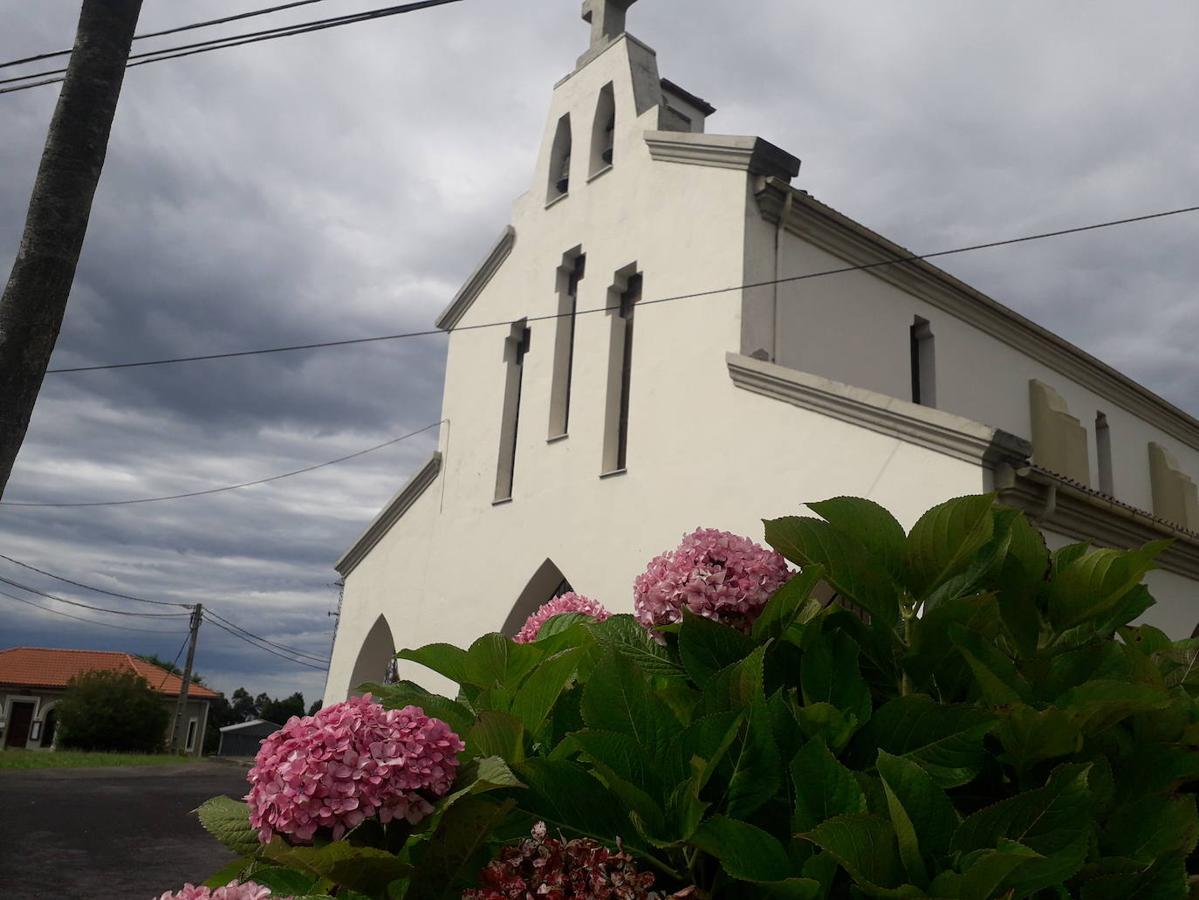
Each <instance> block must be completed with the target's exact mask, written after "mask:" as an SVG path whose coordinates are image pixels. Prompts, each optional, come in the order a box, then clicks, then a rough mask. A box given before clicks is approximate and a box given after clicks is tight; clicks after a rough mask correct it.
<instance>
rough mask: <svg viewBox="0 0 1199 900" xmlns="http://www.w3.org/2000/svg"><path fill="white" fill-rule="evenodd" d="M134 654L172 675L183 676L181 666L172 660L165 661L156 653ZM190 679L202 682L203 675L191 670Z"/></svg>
mask: <svg viewBox="0 0 1199 900" xmlns="http://www.w3.org/2000/svg"><path fill="white" fill-rule="evenodd" d="M136 655H137V658H138V659H144V660H145V661H146V662H148V663H149V664H150V665H152V666H158V668H160V669H165V670H166V671H168V672H170V673H171V674H172V675H178V676H179V677H180V678H182V677H183V670H182V669H181V668H179V667H178V666H177V665H175V664H174V663H173V662H167V661H166V660H165V659H161V658H160V657H159V656H158V654H157V653H138V654H136ZM192 681H194V682H195V683H196V684H203V683H204V676H203V675H201V674H199V673H198V672H192Z"/></svg>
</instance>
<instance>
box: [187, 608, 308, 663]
mask: <svg viewBox="0 0 1199 900" xmlns="http://www.w3.org/2000/svg"><path fill="white" fill-rule="evenodd" d="M205 612H206V613H207V614H208V616H209V617H211V618H213V619H217V620H218V621H220V622H223V623H224V624H226V625H228V626H229V627H230V628H233V629H235V630H237V631H240V632H241V633H242V634H244V635H246V636H247V637H251V638H254V640H256V641H261V642H262V643H264V644H269V645H270V646H272V647H274V648H275V649H277V650H281V651H283V652H284V653H291V654H294V655H295V656H303V657H305V658H307V659H310V660H312V661H313V662H319V663H327V662H329V660H328V659H326V658H325V657H323V656H316V655H315V654H312V653H309V652H307V651H306V650H298V649H296V648H295V647H289V646H287V645H286V644H280V643H278V642H277V641H272V640H270V639H269V638H264V637H263V636H262V635H259V634H255V633H254V632H252V631H249V630H248V629H246V628H243V627H242V626H240V625H238V624H237V623H236V622H230V621H229V620H228V619H226V618H225V617H224V616H219V615H217V614H216V613H214V612H213V611H212V610H211V609H205Z"/></svg>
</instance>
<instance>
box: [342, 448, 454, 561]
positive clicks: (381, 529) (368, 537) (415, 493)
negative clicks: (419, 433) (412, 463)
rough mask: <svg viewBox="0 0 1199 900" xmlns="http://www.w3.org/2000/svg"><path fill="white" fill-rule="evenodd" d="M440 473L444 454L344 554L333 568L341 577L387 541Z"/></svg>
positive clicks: (432, 460) (431, 461)
mask: <svg viewBox="0 0 1199 900" xmlns="http://www.w3.org/2000/svg"><path fill="white" fill-rule="evenodd" d="M439 472H441V454H440V453H434V454H433V456H432V457H430V459H429V461H428V462H427V463H425V464H424V465H423V466H422V467H421V469H420V471H418V472H417V473H416V474H415V475H413V476H412V478H411V479H409V481H408V483H407V484H406V485H404V486H403V487H402V488H401V489H400V491H399V493H398V494H396V495H395V496H394V497H392V498H391V501H390V502H389V503H388V504H387V505H386V506H385V507H383V511H382V512H380V513H379V515H377V516H375V520H374V521H373V522H371V523H370V525H369V526H367V529H366V531H364V532H362V535H361V536H360V537H359V538H358V540H356V541H354V543H353V544H352V545H351V546H350V549H349V550H347V551H346V552H345V553H344V554H342V557H341V559H339V560H338V561H337V563H336V564H335V565H334V566H333V568H334V569H335V570H336V571H337V574H338V575H340V576H341V577H342V578H345V577H347V576H348V575H349V574H350V573H351V572H353V571H354V569H355V568H356V567H357V566H358V564H359V563H360V562H362V560H364V559H365V558H366V555H367V554H368V553H370V552H371V550H373V549H374V547H375V545H376V544H378V543H379V541H381V540H382V539H383V536H384V535H385V534H387V532H388V531H390V530H391V526H392V525H394V524H395V523H396V522H398V521H399V520H400V517H401V516H403V515H404V513H406V512H408V510H409V509H410V508H411V507H412V504H413V503H415V502H416V501H417V500H418V499H420V496H421V494H423V493H424V492H425V489H426V488H428V487H429V485H431V484H432V483H433V482H434V481H436V480H437V475H438V473H439Z"/></svg>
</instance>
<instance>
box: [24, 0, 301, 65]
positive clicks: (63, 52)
mask: <svg viewBox="0 0 1199 900" xmlns="http://www.w3.org/2000/svg"><path fill="white" fill-rule="evenodd" d="M324 2H325V0H295V2H293V3H284V4H282V5H280V6H268V7H267V8H266V9H252V10H250V11H248V12H244V13H237V14H236V15H232V16H224V17H223V18H220V19H206V20H205V21H203V22H192V23H191V24H190V25H179V26H176V27H175V28H165V29H163V30H162V31H151V32H147V33H146V34H135V35H134V36H133V39H134V40H135V41H144V40H147V39H148V38H156V37H165V36H166V35H168V34H178V33H179V32H181V31H193V30H194V29H196V28H208V27H209V26H212V25H225V24H228V23H229V22H236V21H238V20H240V19H252V18H254V17H255V16H265V15H268V14H269V13H276V12H282V11H283V10H286V9H294V8H295V7H297V6H310V5H311V4H313V3H324ZM73 52H74V48H73V47H68V48H67V49H66V50H52V51H50V52H48V53H38V54H37V55H35V56H26V57H25V58H24V59H10V60H9V61H8V62H0V69H7V68H9V67H10V66H22V65H25V64H26V63H31V62H38V61H39V60H43V59H54V58H55V57H56V56H70V55H71V54H72V53H73Z"/></svg>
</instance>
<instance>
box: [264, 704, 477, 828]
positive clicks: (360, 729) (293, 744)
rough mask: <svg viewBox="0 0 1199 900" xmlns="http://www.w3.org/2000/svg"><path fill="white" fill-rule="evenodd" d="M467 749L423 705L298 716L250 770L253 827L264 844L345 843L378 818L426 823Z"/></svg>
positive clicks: (342, 708) (339, 707) (343, 707)
mask: <svg viewBox="0 0 1199 900" xmlns="http://www.w3.org/2000/svg"><path fill="white" fill-rule="evenodd" d="M463 746H464V745H463V743H462V740H461V739H460V738H459V737H458V735H456V734H455V733H454V732H453V731H452V730H451V729H450V726H449V725H447V724H446V723H445V722H443V721H441V720H440V719H433V718H430V717H429V716H427V715H425V713H424V711H423V710H421V709H420V708H419V707H416V706H406V707H404V708H403V709H390V710H389V709H384V708H383V707H382V706H380V705H379V704H378V703H376V702H375V701H374V700H372V699H371V696H370V694H366V695H364V696H362V697H351V698H350V699H349V700H347V701H346V702H345V703H338V704H335V705H334V706H329V707H326V708H325V709H322V710H321V711H320V712H318V713H317V714H316V715H315V716H305V717H304V718H299V717H296V716H293V717H292V718H291V719H290V720H288V722H287V724H286V725H284V726H283V727H282V728H280V729H279V730H278V731H276V732H275V733H274V734H272V735H271V736H270V737H268V738H267V739H266V740H265V741H263V742H262V747H261V749H259V751H258V756H257V758H256V759H255V761H254V768H252V769H251V770H250V775H249V779H250V785H251V787H250V793H249V794H248V795H247V796H246V800H247V801H249V803H250V823H251V824H252V825H253V826H254V827H255V828H257V829H258V839H259V840H260V841H262V842H263V843H264V844H265V843H268V842H269V841H270V840H271V838H272V837H273V836H274V835H275V834H282V835H286V836H287V837H288V838H289V839H290V840H291V841H292V842H293V843H310V842H311V841H312V837H313V835H314V834H315V833H316V831H317V829H318V828H328V829H331V830H332V832H333V839H334V840H339V839H340V838H341V837H342V835H344V834H345V833H346V831H348V830H349V829H351V828H354V827H355V826H357V825H359V824H361V823H362V821H363V820H365V819H368V818H371V817H374V816H377V817H378V819H379V821H380V822H383V823H385V824H386V823H387V822H390V821H391V820H392V819H407V820H408V821H409V822H412V823H416V822H419V821H420V820H421V819H423V818H424V817H425V816H427V815H428V814H429V813H430V812H432V811H433V806H432V804H430V803H429V799H428V798H429V797H434V798H436V797H441V796H443V795H444V794H446V793H447V792H448V791H449V789H450V786H451V785H452V784H453V783H454V776H455V774H456V773H457V770H458V757H457V755H456V754H457V753H458V751H460V750H461V749H462V748H463Z"/></svg>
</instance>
